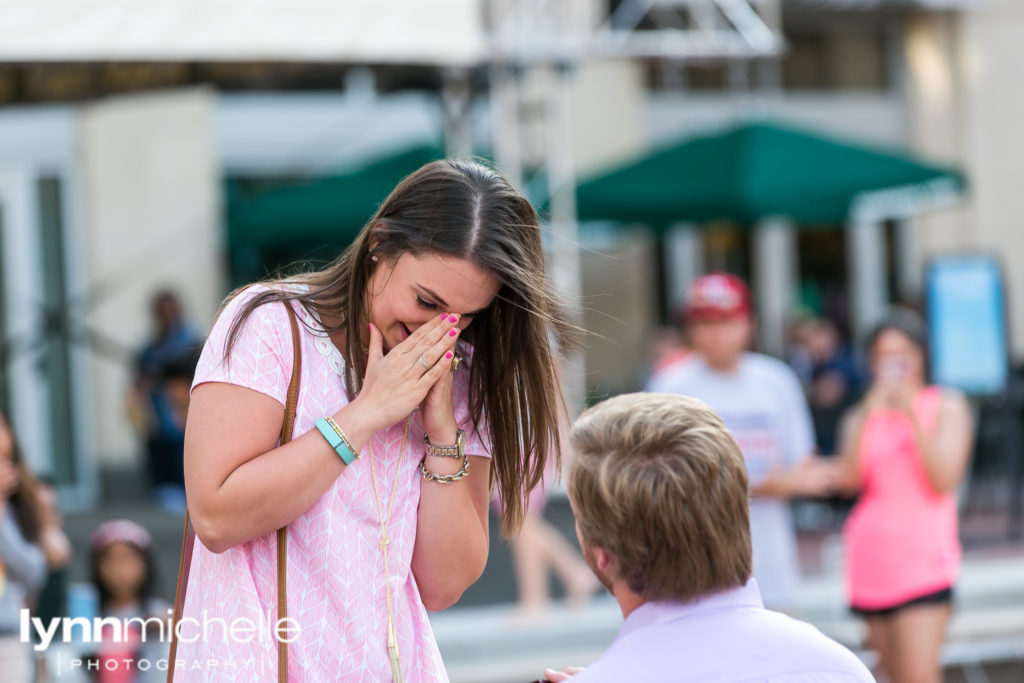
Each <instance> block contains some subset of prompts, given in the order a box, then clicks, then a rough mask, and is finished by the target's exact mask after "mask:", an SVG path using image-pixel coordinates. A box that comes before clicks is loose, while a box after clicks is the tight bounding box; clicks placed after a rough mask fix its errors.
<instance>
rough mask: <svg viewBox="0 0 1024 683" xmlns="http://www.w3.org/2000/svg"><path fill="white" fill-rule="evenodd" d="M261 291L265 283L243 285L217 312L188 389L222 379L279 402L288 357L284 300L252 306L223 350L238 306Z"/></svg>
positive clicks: (283, 394) (285, 384) (288, 373)
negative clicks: (229, 351) (228, 349)
mask: <svg viewBox="0 0 1024 683" xmlns="http://www.w3.org/2000/svg"><path fill="white" fill-rule="evenodd" d="M261 291H266V288H265V287H261V286H254V287H250V288H248V289H246V290H243V291H242V292H241V293H239V294H238V295H237V296H236V297H235V298H234V299H232V300H231V301H230V302H229V303H228V304H227V306H225V307H224V310H223V311H221V314H220V315H219V316H218V317H217V320H216V322H214V324H213V329H212V330H210V336H209V337H208V338H207V340H206V343H205V344H204V345H203V352H202V354H201V355H200V357H199V365H198V367H197V368H196V376H195V381H193V383H192V388H193V389H195V388H196V387H197V386H199V385H200V384H203V383H205V382H224V383H227V384H235V385H237V386H241V387H246V388H247V389H252V390H254V391H258V392H260V393H261V394H266V395H267V396H269V397H271V398H273V399H274V400H276V401H277V402H278V403H280V404H281V405H282V406H283V405H285V403H286V401H287V395H288V381H289V379H290V377H291V372H292V358H293V352H292V335H291V322H290V320H289V318H288V312H287V311H286V310H285V308H284V306H285V304H282V303H280V302H276V301H272V302H270V303H266V304H263V305H262V306H259V307H258V308H256V309H255V310H254V311H253V312H252V313H251V314H250V315H249V317H248V318H247V319H246V320H245V322H244V323H242V326H241V327H240V328H239V331H238V336H237V338H236V339H235V344H234V347H233V348H232V349H231V353H230V354H226V353H225V352H226V350H227V340H228V333H229V332H230V330H231V327H232V324H233V323H234V321H235V319H236V318H237V317H238V314H239V312H240V311H241V310H242V308H243V307H244V305H245V304H246V303H247V302H249V301H251V300H252V299H253V297H255V296H256V295H257V294H259V293H260V292H261Z"/></svg>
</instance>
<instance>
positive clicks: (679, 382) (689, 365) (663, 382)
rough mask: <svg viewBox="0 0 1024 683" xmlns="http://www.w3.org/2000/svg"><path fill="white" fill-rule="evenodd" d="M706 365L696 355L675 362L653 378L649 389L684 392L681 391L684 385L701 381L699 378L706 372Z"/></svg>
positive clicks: (671, 392)
mask: <svg viewBox="0 0 1024 683" xmlns="http://www.w3.org/2000/svg"><path fill="white" fill-rule="evenodd" d="M705 367H706V366H705V364H704V362H703V361H702V360H701V359H699V358H695V357H691V358H687V359H685V360H681V361H679V362H678V363H673V364H672V365H670V366H668V367H667V368H665V369H663V370H661V371H660V372H658V373H657V374H656V375H654V377H652V378H651V380H650V382H648V385H647V390H648V391H654V392H664V393H670V394H675V393H682V392H681V391H680V389H681V388H682V387H685V386H687V385H688V384H690V383H691V382H695V381H699V378H700V377H701V376H702V375H704V374H705Z"/></svg>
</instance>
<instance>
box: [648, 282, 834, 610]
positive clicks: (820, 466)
mask: <svg viewBox="0 0 1024 683" xmlns="http://www.w3.org/2000/svg"><path fill="white" fill-rule="evenodd" d="M685 317H686V321H687V338H688V340H689V342H690V345H691V348H692V349H693V351H694V355H693V357H692V358H691V359H689V360H687V361H686V362H684V363H681V364H678V365H676V366H674V367H672V368H670V369H668V370H666V371H665V372H663V373H661V374H659V375H657V376H656V377H654V378H653V379H652V380H651V382H650V384H649V385H648V387H647V390H648V391H652V392H662V393H672V394H682V395H684V396H692V397H694V398H697V399H700V400H701V401H704V402H705V403H707V404H708V405H710V406H711V408H712V409H713V410H714V411H715V412H716V413H718V414H719V415H721V416H722V419H723V420H724V421H725V424H726V425H728V427H729V430H730V431H731V432H732V435H733V438H734V439H736V443H737V444H738V445H739V447H740V451H741V452H742V453H743V457H744V460H745V462H746V466H747V472H748V479H749V482H750V495H751V498H752V500H751V503H750V523H751V533H752V535H753V547H754V576H755V577H756V578H757V582H758V585H759V586H760V588H761V594H762V596H763V597H764V602H765V604H766V605H767V606H769V607H770V608H772V609H778V610H784V611H788V612H795V611H796V609H797V605H796V602H797V591H798V589H799V584H800V563H799V557H798V555H797V546H796V532H795V529H794V526H793V516H792V512H791V510H790V504H789V501H790V499H792V498H795V497H803V496H817V495H822V494H823V493H825V492H826V491H827V490H828V487H829V486H830V485H831V483H832V474H831V470H830V469H829V468H828V466H827V463H825V462H823V461H822V460H821V459H820V458H815V457H812V455H813V453H814V450H815V445H814V430H813V427H812V423H811V417H810V413H809V412H808V409H807V401H806V399H805V398H804V395H803V390H802V389H801V387H800V382H799V381H798V379H797V377H796V375H795V374H794V373H793V371H792V370H791V369H790V368H789V366H787V365H786V364H785V363H784V362H782V361H780V360H777V359H775V358H770V357H769V356H765V355H762V354H759V353H752V352H750V351H748V348H749V347H750V344H751V342H752V340H753V335H754V320H753V307H752V300H751V296H750V290H749V289H747V286H746V284H745V283H744V282H743V281H742V280H741V279H740V278H738V277H736V276H734V275H728V274H725V273H712V274H709V275H704V276H702V277H699V278H697V279H696V280H695V281H694V282H693V284H692V286H691V289H690V296H689V299H688V302H687V308H686V315H685Z"/></svg>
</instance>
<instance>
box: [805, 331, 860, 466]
mask: <svg viewBox="0 0 1024 683" xmlns="http://www.w3.org/2000/svg"><path fill="white" fill-rule="evenodd" d="M807 349H808V352H809V354H810V358H811V375H810V385H809V387H808V392H807V400H808V403H809V404H810V408H811V419H812V420H813V421H814V433H815V435H816V436H817V441H818V452H820V453H822V454H825V455H832V454H834V453H835V452H836V446H837V444H836V437H837V434H838V430H839V420H840V418H841V417H842V414H843V412H845V411H846V410H847V409H848V408H849V407H850V406H851V405H853V403H854V402H855V401H856V400H857V398H858V397H859V395H860V392H861V388H862V387H861V384H862V378H861V372H860V368H859V367H858V363H857V360H856V359H855V358H854V356H853V353H851V351H850V348H849V347H848V346H847V345H846V344H844V343H843V340H842V339H841V338H840V336H839V328H838V327H837V326H836V324H835V322H833V321H832V320H830V319H828V318H814V319H812V320H809V321H808V331H807Z"/></svg>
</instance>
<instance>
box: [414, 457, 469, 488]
mask: <svg viewBox="0 0 1024 683" xmlns="http://www.w3.org/2000/svg"><path fill="white" fill-rule="evenodd" d="M420 473H421V474H422V475H423V478H424V479H426V480H427V481H436V482H437V483H438V484H454V483H455V482H457V481H458V480H459V479H464V478H465V477H466V475H468V474H469V456H467V455H463V456H462V467H460V468H459V471H458V472H456V473H455V474H437V473H436V472H431V471H430V470H428V469H427V459H426V458H423V460H420Z"/></svg>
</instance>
